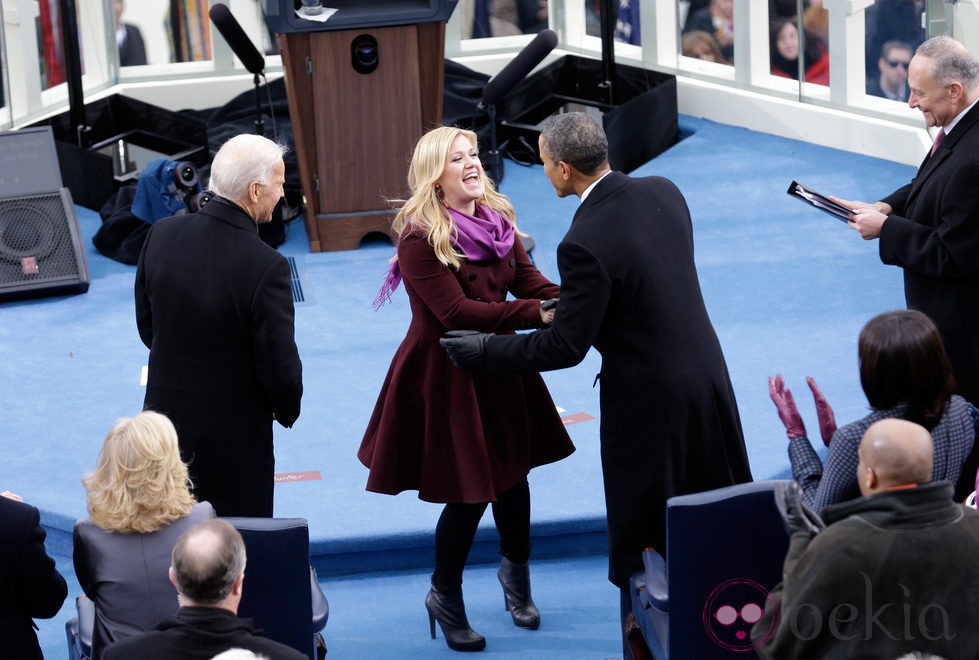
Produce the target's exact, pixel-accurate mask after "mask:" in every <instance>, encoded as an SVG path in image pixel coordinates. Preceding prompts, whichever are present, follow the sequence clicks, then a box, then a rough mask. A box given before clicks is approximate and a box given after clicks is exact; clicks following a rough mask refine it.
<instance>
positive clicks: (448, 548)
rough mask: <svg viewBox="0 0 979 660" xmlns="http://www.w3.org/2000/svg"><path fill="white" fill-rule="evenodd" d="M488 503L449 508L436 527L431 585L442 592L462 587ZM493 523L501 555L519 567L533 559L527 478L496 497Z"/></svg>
mask: <svg viewBox="0 0 979 660" xmlns="http://www.w3.org/2000/svg"><path fill="white" fill-rule="evenodd" d="M487 504H489V503H488V502H483V503H480V504H452V503H450V504H446V505H445V508H444V509H443V510H442V515H441V516H440V517H439V521H438V525H436V527H435V572H434V573H432V585H434V586H435V588H436V589H438V590H439V591H453V590H455V589H459V588H460V587H461V586H462V569H463V568H464V567H465V565H466V559H467V558H468V557H469V550H470V549H471V548H472V544H473V539H474V538H475V536H476V528H477V527H478V526H479V521H480V519H481V518H482V517H483V513H484V512H485V511H486V506H487ZM492 507H493V520H494V522H495V523H496V530H497V531H498V532H499V533H500V554H502V555H503V556H504V557H506V558H507V559H509V560H510V561H512V562H514V563H516V564H523V563H525V562H526V561H527V560H528V559H530V486H529V485H528V484H527V479H526V478H524V479H523V480H521V481H520V482H519V483H517V485H515V486H513V487H511V488H510V489H509V490H507V491H505V492H503V493H501V494H499V495H497V496H496V501H495V502H493V504H492Z"/></svg>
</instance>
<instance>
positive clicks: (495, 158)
mask: <svg viewBox="0 0 979 660" xmlns="http://www.w3.org/2000/svg"><path fill="white" fill-rule="evenodd" d="M483 109H484V110H486V116H487V117H489V130H490V138H489V147H490V148H489V151H488V152H487V153H486V156H487V157H486V158H483V159H481V160H483V161H485V162H484V163H483V169H484V170H485V171H486V173H487V174H488V175H489V178H491V179H493V183H495V184H496V187H497V188H499V187H500V183H502V182H503V161H502V160H501V159H500V152H499V149H497V145H496V104H494V103H487V104H486V105H484V106H483ZM487 165H489V167H487Z"/></svg>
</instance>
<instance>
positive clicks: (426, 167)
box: [394, 126, 523, 270]
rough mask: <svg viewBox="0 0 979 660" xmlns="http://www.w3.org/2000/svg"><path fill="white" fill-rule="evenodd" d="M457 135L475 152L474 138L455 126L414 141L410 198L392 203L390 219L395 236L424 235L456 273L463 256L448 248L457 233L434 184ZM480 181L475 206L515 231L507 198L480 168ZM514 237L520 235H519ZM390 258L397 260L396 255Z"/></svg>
mask: <svg viewBox="0 0 979 660" xmlns="http://www.w3.org/2000/svg"><path fill="white" fill-rule="evenodd" d="M460 135H462V136H464V137H465V138H466V139H467V140H468V141H469V144H471V145H472V146H473V148H474V149H475V148H477V142H476V134H475V133H473V132H472V131H467V130H465V129H463V128H457V127H455V126H439V127H438V128H434V129H432V130H430V131H429V132H427V133H425V134H424V135H423V136H421V138H419V139H418V142H417V143H415V150H414V153H413V154H412V156H411V165H410V166H409V167H408V189H409V191H410V192H411V196H410V197H409V198H408V199H407V200H395V205H397V204H398V203H399V202H400V203H401V207H400V208H399V209H398V213H397V215H396V216H395V217H394V229H395V231H397V232H398V234H401V232H402V231H403V230H404V228H405V227H408V226H410V227H412V228H416V229H419V230H422V231H424V233H425V238H426V240H428V243H429V245H431V246H432V249H433V250H435V256H436V257H437V258H438V260H439V261H440V262H442V263H443V264H444V265H446V266H451V267H452V268H455V269H456V270H458V269H459V267H460V266H461V265H462V258H463V255H462V254H461V253H459V252H458V251H457V250H456V249H455V248H453V247H452V240H451V239H452V238H453V237H454V236H455V235H456V233H457V232H458V230H457V229H456V226H455V222H454V221H453V220H452V216H450V215H449V213H448V212H447V211H446V209H445V207H444V206H443V205H442V202H441V200H439V198H438V195H437V194H436V191H435V184H436V182H437V181H438V180H439V179H440V178H441V177H442V173H443V172H444V171H445V163H446V160H447V159H448V156H449V149H451V148H452V143H453V142H454V141H455V139H456V138H457V137H459V136H460ZM480 178H481V179H482V181H483V186H484V190H485V192H484V193H483V197H482V198H481V199H479V200H477V203H478V204H482V205H484V206H486V207H489V208H491V209H493V210H494V211H497V212H499V213H501V214H503V217H505V218H506V219H507V220H509V221H510V223H511V224H512V225H513V227H514V229H516V228H517V222H516V217H515V214H514V210H513V205H512V204H511V203H510V200H509V198H507V196H506V195H504V194H502V193H499V192H497V190H496V187H495V186H494V185H493V182H492V181H491V180H490V179H489V178H487V176H486V172H484V171H483V169H482V168H480ZM517 234H518V235H520V236H522V235H523V234H522V233H520V232H519V231H518V232H517ZM394 258H395V259H397V255H395V257H394Z"/></svg>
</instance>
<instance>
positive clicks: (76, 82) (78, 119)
mask: <svg viewBox="0 0 979 660" xmlns="http://www.w3.org/2000/svg"><path fill="white" fill-rule="evenodd" d="M58 13H59V15H60V18H61V44H62V48H63V49H64V58H65V81H66V83H67V86H68V116H69V121H70V122H71V128H72V130H73V131H74V132H75V141H76V143H77V144H78V146H79V147H80V148H82V149H85V148H87V147H88V143H89V140H90V137H91V136H90V133H91V130H92V128H91V127H90V126H89V125H88V124H87V123H86V121H85V94H84V92H83V91H82V60H81V49H80V48H79V46H78V21H77V20H76V18H75V1H74V0H59V1H58Z"/></svg>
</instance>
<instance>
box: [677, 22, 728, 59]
mask: <svg viewBox="0 0 979 660" xmlns="http://www.w3.org/2000/svg"><path fill="white" fill-rule="evenodd" d="M681 48H682V51H681V52H682V53H683V54H684V55H686V56H687V57H696V58H697V59H698V60H707V61H708V62H717V63H718V64H730V62H728V61H727V58H726V57H724V54H723V53H722V52H721V47H720V45H719V44H718V43H717V39H715V38H714V35H712V34H710V33H709V32H704V31H703V30H692V31H690V32H687V33H686V34H684V35H683V39H682V41H681Z"/></svg>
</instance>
